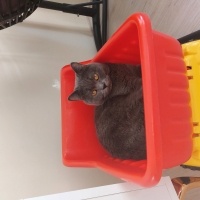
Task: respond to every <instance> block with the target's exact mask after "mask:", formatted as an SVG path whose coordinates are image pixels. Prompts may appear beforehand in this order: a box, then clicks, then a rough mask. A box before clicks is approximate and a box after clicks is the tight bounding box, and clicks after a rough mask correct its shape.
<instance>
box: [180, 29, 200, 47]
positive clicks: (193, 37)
mask: <svg viewBox="0 0 200 200" xmlns="http://www.w3.org/2000/svg"><path fill="white" fill-rule="evenodd" d="M194 40H200V30H198V31H195V32H193V33H191V34H189V35H186V36H184V37H182V38H179V39H178V41H179V42H180V43H181V44H184V43H187V42H190V41H194Z"/></svg>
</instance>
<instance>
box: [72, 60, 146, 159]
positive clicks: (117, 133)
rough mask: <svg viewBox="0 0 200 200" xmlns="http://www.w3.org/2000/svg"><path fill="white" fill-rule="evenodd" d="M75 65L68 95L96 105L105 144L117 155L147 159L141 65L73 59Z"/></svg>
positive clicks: (100, 138)
mask: <svg viewBox="0 0 200 200" xmlns="http://www.w3.org/2000/svg"><path fill="white" fill-rule="evenodd" d="M71 67H72V68H73V70H74V71H75V72H76V83H75V90H74V92H73V93H72V94H71V95H70V96H69V98H68V99H69V100H83V101H84V102H85V103H86V104H91V105H96V109H95V125H96V130H97V137H98V139H99V141H100V143H101V144H102V145H103V147H104V148H105V149H106V150H107V151H108V152H109V153H110V154H111V155H112V156H113V157H115V158H120V159H133V160H141V159H145V158H146V140H145V127H144V108H143V92H142V77H141V67H140V66H132V65H127V64H110V63H106V64H105V63H91V64H88V65H84V66H82V65H81V64H79V63H72V64H71ZM94 74H98V77H99V79H98V80H95V79H94ZM93 90H96V92H95V94H96V95H94V96H93V95H92V91H93Z"/></svg>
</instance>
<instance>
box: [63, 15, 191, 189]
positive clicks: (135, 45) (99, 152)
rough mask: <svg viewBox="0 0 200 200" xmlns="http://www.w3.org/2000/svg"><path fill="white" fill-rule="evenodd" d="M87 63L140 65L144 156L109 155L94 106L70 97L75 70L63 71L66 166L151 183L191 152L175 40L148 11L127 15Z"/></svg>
mask: <svg viewBox="0 0 200 200" xmlns="http://www.w3.org/2000/svg"><path fill="white" fill-rule="evenodd" d="M88 62H113V63H129V64H141V66H142V80H143V93H144V111H145V127H146V141H147V144H146V145H147V160H142V161H130V160H124V161H122V160H119V159H114V158H112V157H110V156H109V155H108V154H107V152H106V151H105V150H104V149H103V148H102V146H101V145H100V144H99V142H98V140H97V138H96V132H95V125H94V107H92V106H88V105H85V104H84V103H82V102H70V101H68V100H67V97H68V95H69V94H70V93H71V92H72V91H73V89H74V76H75V75H74V72H73V71H72V69H71V67H70V66H65V67H64V68H63V69H62V72H61V98H62V153H63V162H64V164H65V165H66V166H73V167H98V168H101V169H102V170H104V171H106V172H108V173H111V174H113V175H114V176H117V177H120V178H122V179H125V180H128V181H133V182H136V183H138V184H140V185H143V186H153V185H155V184H156V183H157V182H158V181H159V180H160V177H161V173H162V169H166V168H170V167H173V166H176V165H179V164H181V163H183V162H185V161H186V160H188V159H189V157H190V155H191V152H192V118H191V108H190V105H189V104H190V95H189V92H188V80H187V76H186V67H185V64H184V61H183V55H182V49H181V46H180V44H179V43H178V41H177V40H176V39H174V38H172V37H169V36H167V35H165V34H162V33H159V32H156V31H154V30H152V28H151V23H150V20H149V18H148V16H147V15H146V14H143V13H137V14H133V15H132V16H130V17H129V18H128V19H127V20H126V21H125V23H124V24H123V25H122V26H121V27H120V28H119V29H118V30H117V32H116V33H115V34H114V35H113V36H112V37H111V38H110V39H109V40H108V42H107V43H106V44H105V45H104V47H103V48H102V49H101V50H100V51H99V52H98V53H97V55H96V56H95V57H94V58H93V59H92V60H91V61H87V62H86V63H88Z"/></svg>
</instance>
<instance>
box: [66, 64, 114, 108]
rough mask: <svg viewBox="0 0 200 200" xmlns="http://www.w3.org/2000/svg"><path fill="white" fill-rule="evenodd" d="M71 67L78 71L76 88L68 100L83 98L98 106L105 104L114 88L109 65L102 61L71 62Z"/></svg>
mask: <svg viewBox="0 0 200 200" xmlns="http://www.w3.org/2000/svg"><path fill="white" fill-rule="evenodd" d="M71 67H72V69H73V70H74V71H75V73H76V77H75V89H74V92H73V93H72V94H71V95H70V96H69V97H68V100H71V101H76V100H82V101H84V102H85V103H86V104H89V105H96V106H98V105H101V104H103V103H104V102H105V100H106V99H107V97H108V95H109V93H110V91H111V89H112V82H111V80H110V77H109V72H110V70H109V67H108V66H107V65H105V64H101V63H91V64H88V65H81V64H80V63H71Z"/></svg>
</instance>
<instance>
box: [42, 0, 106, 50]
mask: <svg viewBox="0 0 200 200" xmlns="http://www.w3.org/2000/svg"><path fill="white" fill-rule="evenodd" d="M100 4H102V29H101V24H100ZM85 6H92V7H85ZM39 7H41V8H46V9H52V10H58V11H63V12H66V13H72V14H77V15H84V16H88V17H92V24H93V34H94V41H95V45H96V49H97V51H98V50H99V49H101V47H102V46H103V45H104V43H105V42H106V41H107V0H102V1H101V0H92V2H88V3H81V4H75V5H71V4H65V3H57V2H50V1H45V0H43V1H42V2H41V3H40V6H39ZM101 30H102V31H101Z"/></svg>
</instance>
